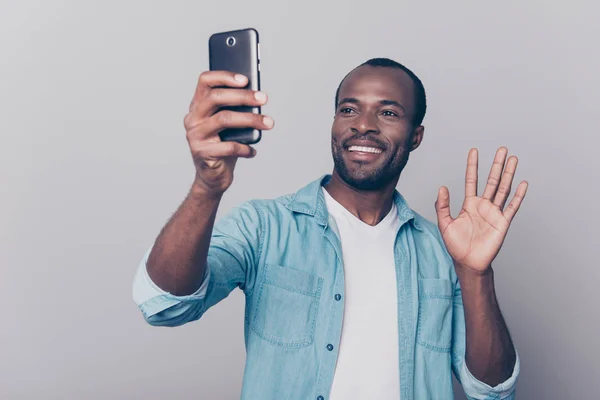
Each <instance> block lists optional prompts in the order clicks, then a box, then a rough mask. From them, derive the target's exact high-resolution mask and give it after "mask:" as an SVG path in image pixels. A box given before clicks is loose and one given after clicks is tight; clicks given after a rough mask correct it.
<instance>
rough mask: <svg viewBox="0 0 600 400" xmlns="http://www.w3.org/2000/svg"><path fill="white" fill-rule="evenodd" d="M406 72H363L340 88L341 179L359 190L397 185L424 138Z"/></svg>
mask: <svg viewBox="0 0 600 400" xmlns="http://www.w3.org/2000/svg"><path fill="white" fill-rule="evenodd" d="M413 85H414V84H413V81H412V79H411V78H410V77H409V76H408V75H407V74H406V73H405V72H404V71H402V70H400V69H396V68H389V67H373V66H369V65H365V66H361V67H359V68H357V69H356V70H354V71H353V72H352V73H350V74H349V75H348V76H347V77H346V79H345V80H344V82H343V83H342V85H341V87H340V92H339V101H338V105H337V108H336V115H335V120H334V122H333V126H332V130H331V134H332V140H331V150H332V154H333V161H334V165H335V170H334V174H337V175H338V176H339V177H340V178H341V179H342V180H343V181H344V182H345V183H346V184H348V185H350V186H352V187H354V188H356V189H359V190H379V189H382V188H384V187H386V186H387V185H389V184H392V183H394V184H395V182H396V181H397V179H398V177H399V176H400V173H401V172H402V169H403V168H404V166H405V165H406V163H407V161H408V156H409V153H410V152H411V151H413V150H415V149H416V148H417V147H418V146H419V144H420V143H421V140H422V138H423V127H422V126H418V127H414V126H413V123H412V118H413V115H414V113H415V90H414V86H413Z"/></svg>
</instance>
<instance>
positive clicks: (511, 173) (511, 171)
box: [494, 156, 519, 210]
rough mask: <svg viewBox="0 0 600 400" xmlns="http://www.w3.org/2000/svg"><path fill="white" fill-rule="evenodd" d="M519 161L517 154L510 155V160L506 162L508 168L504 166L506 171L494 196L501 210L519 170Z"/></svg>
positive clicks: (495, 202)
mask: <svg viewBox="0 0 600 400" xmlns="http://www.w3.org/2000/svg"><path fill="white" fill-rule="evenodd" d="M518 162H519V160H518V159H517V157H515V156H511V157H509V158H508V161H507V162H506V168H504V173H503V174H502V180H501V181H500V186H498V191H497V192H496V196H495V197H494V204H495V205H497V206H498V207H500V210H502V209H503V208H504V205H505V204H506V200H507V199H508V196H509V195H510V190H511V188H512V182H513V178H514V177H515V171H516V170H517V163H518Z"/></svg>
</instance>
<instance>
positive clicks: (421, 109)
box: [335, 58, 427, 126]
mask: <svg viewBox="0 0 600 400" xmlns="http://www.w3.org/2000/svg"><path fill="white" fill-rule="evenodd" d="M364 65H369V66H371V67H387V68H395V69H399V70H402V71H404V72H406V74H407V75H408V76H409V77H410V79H412V81H413V84H414V86H415V112H414V115H413V118H412V123H413V124H414V126H419V125H421V123H422V122H423V118H425V111H427V97H426V96H425V87H424V86H423V82H421V80H420V79H419V77H418V76H417V75H415V73H414V72H412V71H411V70H410V69H408V68H407V67H405V66H404V65H402V64H400V63H399V62H396V61H394V60H391V59H389V58H371V59H370V60H367V61H365V62H364V63H362V64H361V65H359V66H358V67H356V68H354V69H353V70H352V71H350V72H349V73H348V74H347V75H346V76H345V77H344V79H342V81H341V82H340V84H339V86H338V88H337V90H336V92H335V108H336V109H337V107H338V101H339V97H340V88H341V87H342V83H344V81H345V80H346V78H347V77H348V75H350V74H351V73H352V72H353V71H354V70H356V69H358V68H360V67H362V66H364Z"/></svg>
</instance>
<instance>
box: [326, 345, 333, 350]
mask: <svg viewBox="0 0 600 400" xmlns="http://www.w3.org/2000/svg"><path fill="white" fill-rule="evenodd" d="M327 350H329V351H331V350H333V345H332V344H331V343H330V344H328V345H327Z"/></svg>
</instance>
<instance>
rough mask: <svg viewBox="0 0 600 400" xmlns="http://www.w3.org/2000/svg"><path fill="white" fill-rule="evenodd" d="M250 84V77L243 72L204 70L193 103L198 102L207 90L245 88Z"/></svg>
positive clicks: (199, 78)
mask: <svg viewBox="0 0 600 400" xmlns="http://www.w3.org/2000/svg"><path fill="white" fill-rule="evenodd" d="M246 85H248V78H247V77H246V76H244V75H242V74H236V73H234V72H230V71H204V72H203V73H201V74H200V76H199V77H198V83H197V84H196V90H195V91H194V96H193V98H192V104H194V103H197V102H198V101H199V100H201V99H202V98H203V97H204V95H205V94H206V91H207V90H210V89H211V88H214V87H233V88H244V87H246Z"/></svg>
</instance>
